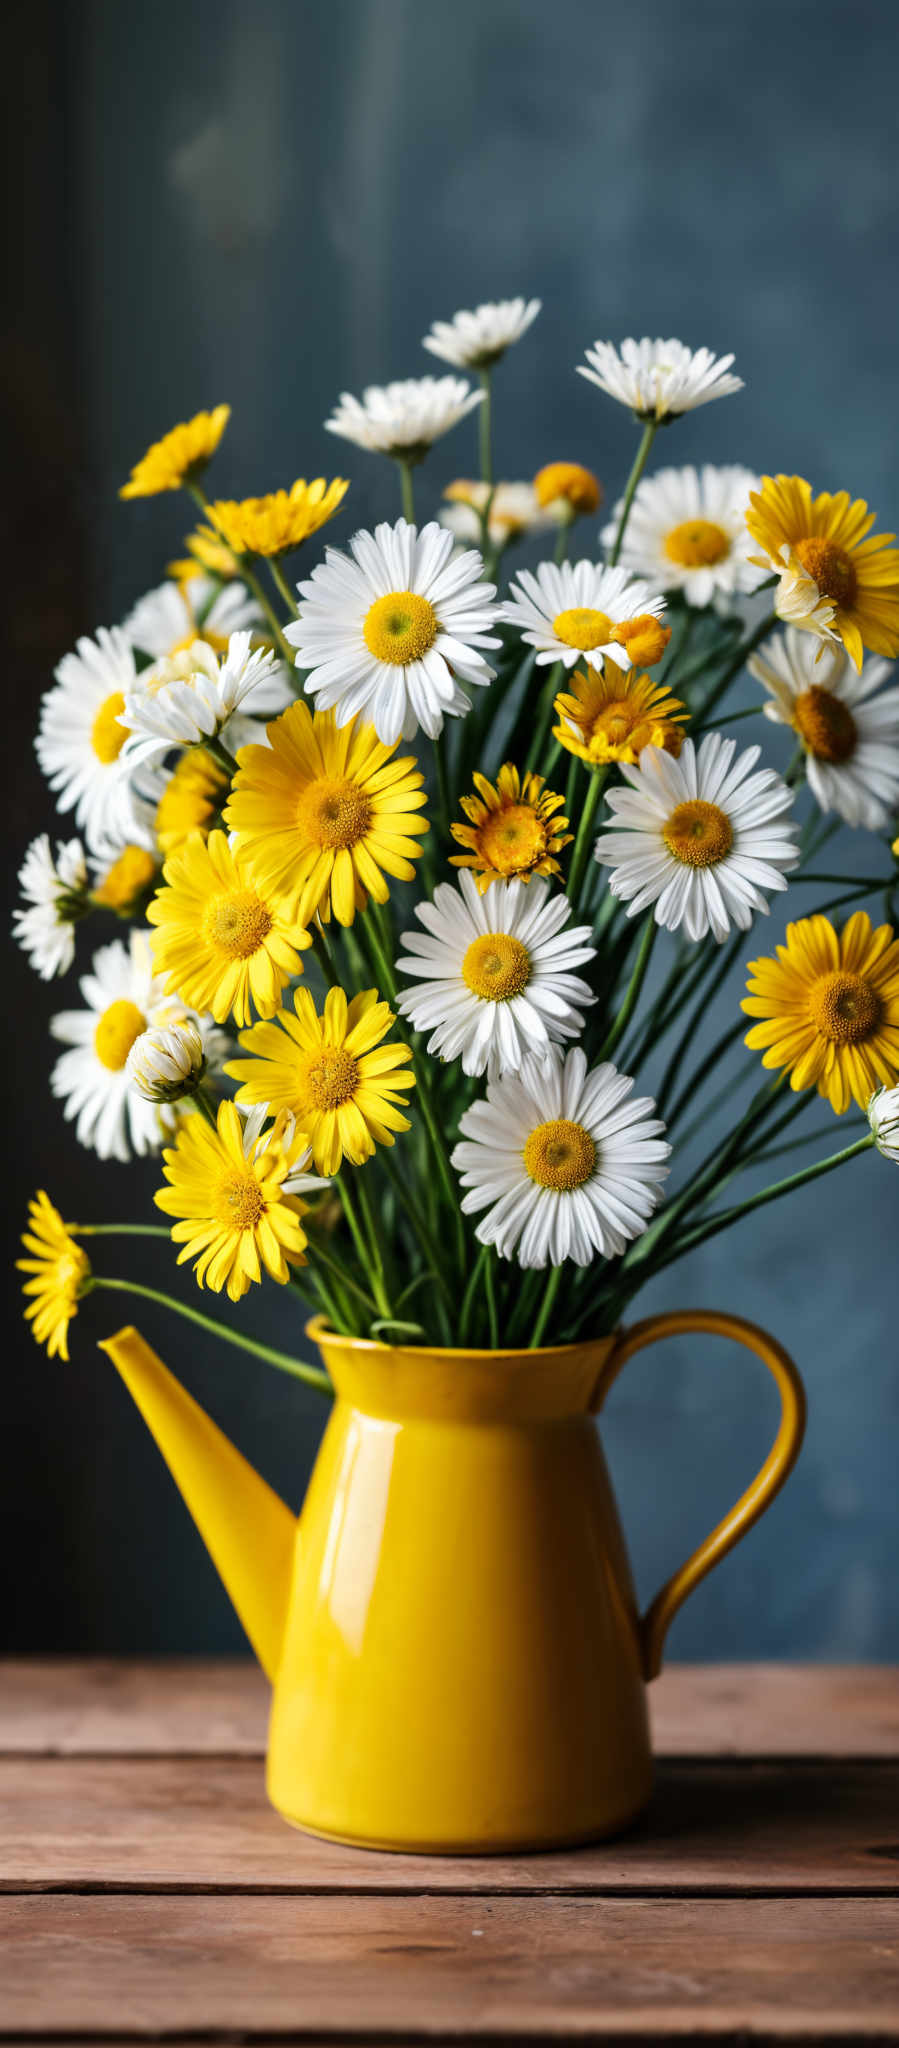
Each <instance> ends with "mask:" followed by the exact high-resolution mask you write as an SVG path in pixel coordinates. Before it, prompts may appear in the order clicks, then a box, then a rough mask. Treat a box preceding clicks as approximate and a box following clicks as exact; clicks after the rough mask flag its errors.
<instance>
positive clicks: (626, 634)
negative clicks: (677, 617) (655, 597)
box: [612, 612, 671, 668]
mask: <svg viewBox="0 0 899 2048" xmlns="http://www.w3.org/2000/svg"><path fill="white" fill-rule="evenodd" d="M670 638H671V627H670V626H663V625H662V622H661V620H660V619H657V618H655V617H654V616H653V613H652V612H639V613H638V614H637V617H636V618H635V619H624V620H623V621H622V624H621V625H620V626H616V627H615V631H614V633H613V634H612V639H613V640H617V642H618V645H619V646H620V647H623V648H624V650H625V653H626V654H629V655H630V658H631V661H634V662H637V661H643V662H645V663H646V666H647V668H652V667H653V666H654V664H655V663H656V662H657V661H661V659H662V655H663V654H664V652H665V649H666V647H667V645H668V642H669V640H670Z"/></svg>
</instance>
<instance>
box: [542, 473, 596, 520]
mask: <svg viewBox="0 0 899 2048" xmlns="http://www.w3.org/2000/svg"><path fill="white" fill-rule="evenodd" d="M534 490H535V492H536V496H537V503H538V505H554V504H555V503H556V500H557V499H559V498H564V499H565V500H566V501H567V503H568V504H569V505H570V506H571V509H572V511H573V512H595V511H596V509H597V506H598V505H599V502H600V499H601V497H602V485H601V484H600V481H599V478H598V477H595V476H594V474H593V471H592V470H591V469H584V468H583V467H582V465H581V463H579V462H547V463H546V464H545V466H544V468H543V469H538V471H537V474H536V476H535V478H534Z"/></svg>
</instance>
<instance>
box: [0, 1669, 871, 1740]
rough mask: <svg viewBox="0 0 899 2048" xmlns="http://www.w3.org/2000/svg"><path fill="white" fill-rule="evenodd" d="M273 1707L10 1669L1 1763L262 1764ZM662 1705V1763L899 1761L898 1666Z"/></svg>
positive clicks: (184, 1673) (746, 1684)
mask: <svg viewBox="0 0 899 2048" xmlns="http://www.w3.org/2000/svg"><path fill="white" fill-rule="evenodd" d="M268 1699H269V1695H268V1687H267V1685H266V1682H265V1679H264V1678H263V1676H262V1674H261V1672H260V1671H258V1670H257V1668H256V1666H255V1665H254V1664H252V1663H250V1662H249V1661H247V1662H244V1661H238V1660H236V1659H230V1660H228V1659H220V1660H205V1659H190V1658H177V1659H175V1658H173V1659H167V1660H162V1661H158V1662H155V1663H149V1662H147V1663H132V1662H128V1661H126V1660H124V1659H122V1660H117V1659H114V1658H102V1659H96V1660H92V1661H86V1660H77V1659H69V1658H58V1659H57V1658H26V1659H7V1660H6V1661H2V1662H0V1751H6V1752H8V1753H10V1754H22V1755H51V1756H52V1755H59V1756H76V1755H79V1754H90V1753H95V1754H116V1753H118V1754H121V1755H161V1756H165V1755H186V1756H191V1755H202V1754H209V1753H212V1754H219V1755H232V1754H233V1755H246V1756H260V1755H262V1754H263V1753H264V1750H265V1737H266V1725H267V1720H268ZM649 1701H650V1710H651V1715H652V1721H653V1733H654V1742H655V1748H656V1751H657V1754H658V1755H660V1756H708V1757H716V1756H717V1757H739V1756H750V1757H751V1756H770V1757H778V1756H780V1757H816V1756H819V1757H825V1756H831V1757H850V1756H857V1757H862V1756H867V1757H884V1758H886V1757H894V1758H897V1759H899V1669H897V1667H895V1666H886V1665H856V1666H854V1667H847V1668H842V1667H835V1666H832V1665H825V1664H820V1665H814V1664H811V1665H797V1664H767V1665H746V1664H718V1665H715V1664H711V1665H690V1664H680V1665H678V1664H672V1665H669V1666H668V1667H667V1669H666V1670H665V1671H664V1672H663V1673H662V1676H661V1678H660V1679H658V1680H657V1681H656V1683H655V1684H654V1685H652V1686H651V1687H650V1691H649Z"/></svg>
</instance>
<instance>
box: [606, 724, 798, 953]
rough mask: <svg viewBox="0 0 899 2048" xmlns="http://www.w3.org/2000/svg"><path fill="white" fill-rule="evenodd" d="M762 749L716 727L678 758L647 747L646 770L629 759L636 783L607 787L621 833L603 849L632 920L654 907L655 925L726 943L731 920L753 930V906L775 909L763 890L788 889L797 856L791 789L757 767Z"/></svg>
mask: <svg viewBox="0 0 899 2048" xmlns="http://www.w3.org/2000/svg"><path fill="white" fill-rule="evenodd" d="M760 754H761V748H760V747H747V748H746V750H745V752H744V753H742V754H737V743H736V740H728V739H725V738H724V737H723V735H722V734H721V733H718V732H710V733H707V735H706V737H705V739H704V740H702V741H701V742H700V745H699V748H698V750H697V749H696V748H695V747H694V744H693V741H692V740H689V739H687V740H684V743H683V747H682V748H681V752H680V756H679V758H678V759H677V760H674V759H673V757H672V756H671V755H670V754H666V753H665V752H664V749H663V748H661V747H644V749H643V752H642V754H641V755H640V765H639V767H638V768H631V767H628V765H627V763H626V762H622V765H621V773H622V775H623V776H624V777H625V779H626V781H627V782H628V783H629V784H630V787H629V788H628V789H611V790H609V792H608V795H607V798H606V802H607V803H608V805H609V808H610V810H611V811H612V812H613V813H614V821H613V822H614V829H613V830H612V831H611V832H604V833H601V834H600V837H599V838H598V839H597V842H596V849H595V852H596V859H597V860H598V861H599V863H600V865H601V866H602V867H607V868H611V869H612V870H613V873H612V879H611V883H610V887H611V890H612V894H613V895H614V896H620V897H621V898H622V899H623V901H624V902H625V903H627V904H628V916H629V917H636V916H637V915H638V914H639V912H640V911H641V910H645V908H646V906H647V904H649V903H654V904H655V907H656V908H655V919H656V924H659V925H664V926H665V927H666V929H667V930H668V931H671V932H673V931H677V929H678V926H679V925H683V926H684V928H685V930H686V933H687V937H688V938H690V939H701V938H704V937H705V934H706V932H708V931H711V932H712V933H713V934H714V937H715V938H716V939H717V940H718V941H719V942H720V941H721V940H722V939H725V938H726V937H727V934H728V931H729V930H730V925H731V922H733V923H734V924H735V925H737V926H738V927H739V929H740V930H741V931H747V930H748V928H749V926H750V924H751V923H752V914H753V911H755V910H763V911H767V909H768V905H767V903H766V901H765V898H764V896H763V894H762V890H763V889H785V888H786V886H787V884H786V881H785V880H784V875H785V873H786V871H787V870H789V869H790V868H794V867H795V866H796V863H797V861H798V859H799V850H798V847H796V846H794V845H793V844H792V840H793V836H794V834H795V832H796V829H797V828H796V826H795V825H794V824H793V823H792V821H790V820H788V819H787V812H788V811H789V810H790V809H791V808H792V803H793V792H792V790H790V789H788V788H787V785H786V783H785V782H784V781H783V780H782V778H781V776H779V775H777V774H775V771H774V769H773V768H762V769H760V770H759V771H758V773H757V774H753V773H752V772H751V771H752V770H753V769H754V768H755V764H756V762H757V760H758V759H759V756H760ZM735 755H736V759H735V758H734V756H735Z"/></svg>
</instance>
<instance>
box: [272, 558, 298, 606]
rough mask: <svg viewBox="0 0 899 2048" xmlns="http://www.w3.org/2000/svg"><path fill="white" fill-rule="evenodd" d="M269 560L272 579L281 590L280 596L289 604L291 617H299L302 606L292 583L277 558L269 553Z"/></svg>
mask: <svg viewBox="0 0 899 2048" xmlns="http://www.w3.org/2000/svg"><path fill="white" fill-rule="evenodd" d="M267 560H268V573H269V575H270V577H271V579H272V582H273V584H274V586H275V589H276V590H277V591H278V592H279V594H280V596H281V597H283V599H284V603H285V604H286V606H287V609H288V611H289V613H290V615H291V618H293V619H298V618H299V616H300V607H299V605H298V604H297V601H296V598H295V597H294V594H293V591H292V590H291V587H290V584H289V583H288V581H287V577H286V576H285V574H284V571H283V569H282V567H281V564H280V562H277V561H276V560H275V557H274V555H269V556H268V557H267Z"/></svg>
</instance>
